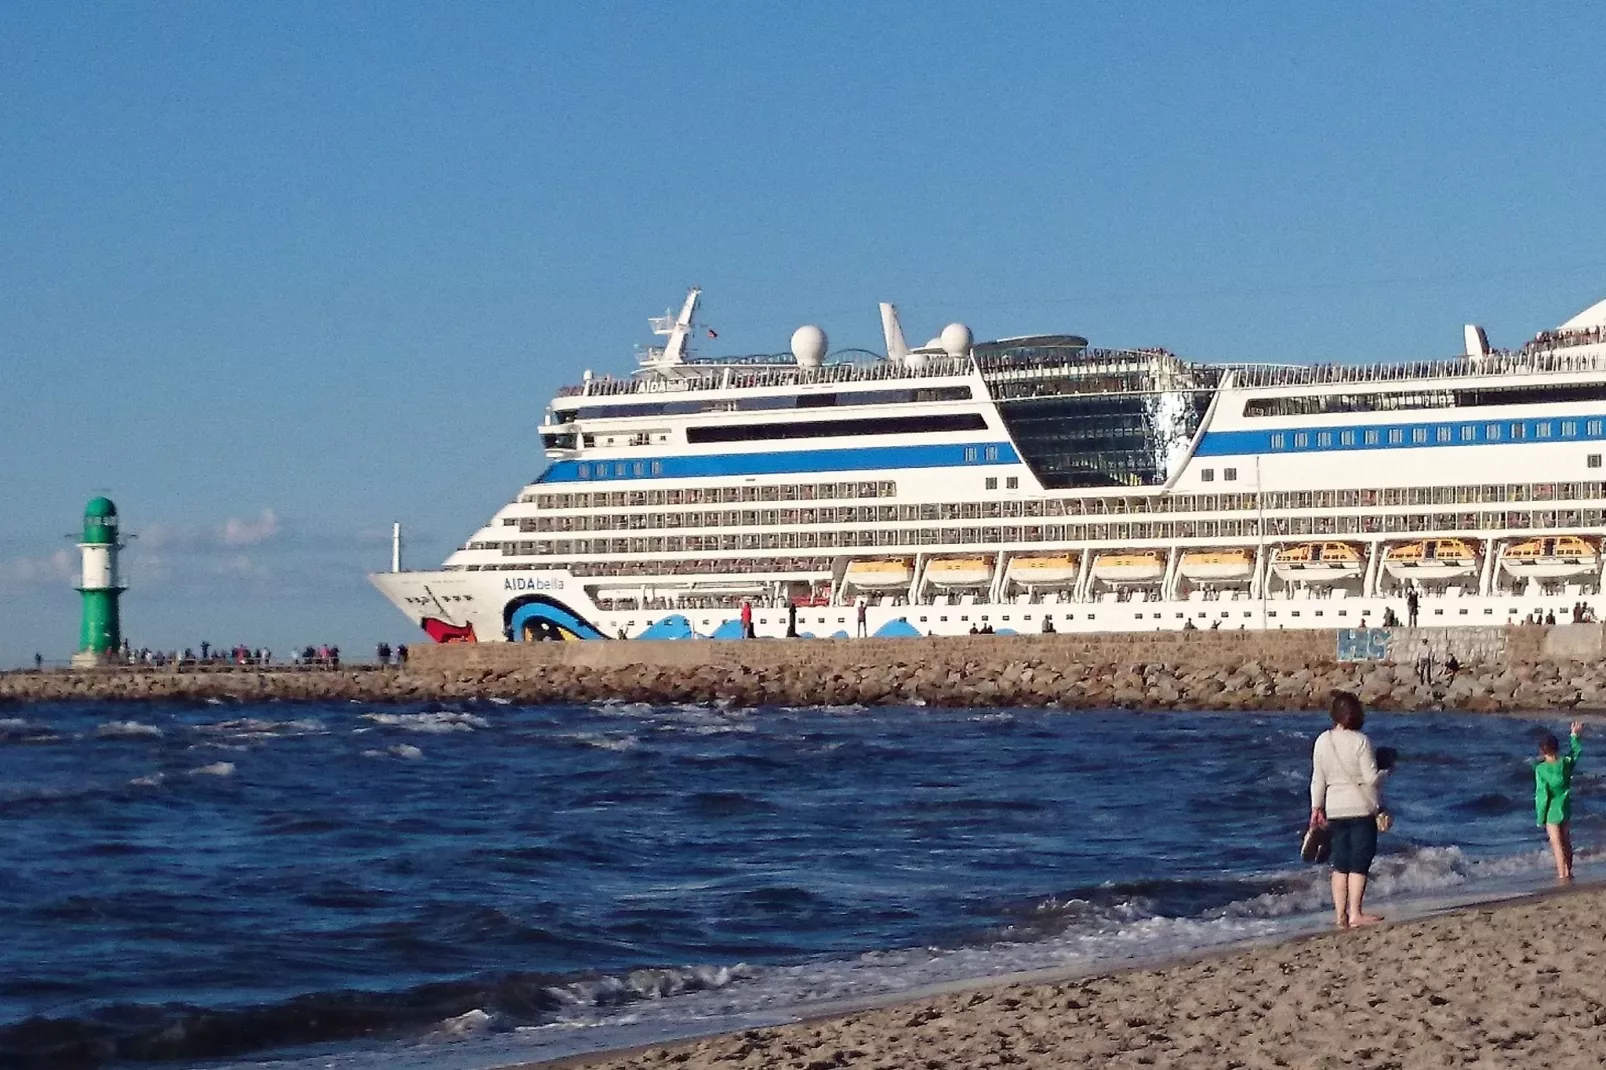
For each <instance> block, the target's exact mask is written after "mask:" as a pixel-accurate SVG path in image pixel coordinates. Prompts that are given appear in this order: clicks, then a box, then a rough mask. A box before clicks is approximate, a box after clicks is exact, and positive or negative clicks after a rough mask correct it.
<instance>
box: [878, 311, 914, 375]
mask: <svg viewBox="0 0 1606 1070" xmlns="http://www.w3.org/2000/svg"><path fill="white" fill-rule="evenodd" d="M881 333H882V335H883V336H884V337H885V338H886V340H887V359H888V360H890V361H893V362H894V363H899V364H901V363H902V362H903V361H904V360H906V359H907V358H908V356H909V343H907V342H905V341H904V340H903V324H901V323H899V322H898V308H897V306H896V305H889V304H887V303H886V302H885V301H883V302H881Z"/></svg>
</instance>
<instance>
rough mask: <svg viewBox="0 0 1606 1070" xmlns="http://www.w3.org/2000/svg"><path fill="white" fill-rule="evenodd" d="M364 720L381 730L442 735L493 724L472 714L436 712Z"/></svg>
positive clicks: (383, 715)
mask: <svg viewBox="0 0 1606 1070" xmlns="http://www.w3.org/2000/svg"><path fill="white" fill-rule="evenodd" d="M362 719H363V720H365V721H369V722H371V723H373V724H375V725H378V726H379V727H380V728H396V729H400V730H401V731H403V732H426V733H429V734H432V735H441V734H444V733H447V732H472V731H474V730H475V729H477V728H489V727H491V722H490V721H487V720H486V719H485V718H483V717H478V716H475V715H474V714H472V713H460V712H454V711H451V710H436V711H434V712H432V713H365V714H363V715H362Z"/></svg>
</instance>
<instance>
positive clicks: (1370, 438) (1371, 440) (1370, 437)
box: [1366, 431, 1377, 446]
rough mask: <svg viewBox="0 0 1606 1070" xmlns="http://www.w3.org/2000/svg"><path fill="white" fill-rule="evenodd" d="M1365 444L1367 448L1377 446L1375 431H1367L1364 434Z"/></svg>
mask: <svg viewBox="0 0 1606 1070" xmlns="http://www.w3.org/2000/svg"><path fill="white" fill-rule="evenodd" d="M1366 444H1367V445H1368V446H1375V445H1377V432H1376V431H1368V432H1366Z"/></svg>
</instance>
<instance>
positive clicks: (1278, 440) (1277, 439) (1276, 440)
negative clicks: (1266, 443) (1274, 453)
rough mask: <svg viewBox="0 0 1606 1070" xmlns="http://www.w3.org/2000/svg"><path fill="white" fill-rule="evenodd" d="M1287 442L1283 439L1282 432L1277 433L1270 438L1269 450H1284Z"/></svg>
mask: <svg viewBox="0 0 1606 1070" xmlns="http://www.w3.org/2000/svg"><path fill="white" fill-rule="evenodd" d="M1287 441H1288V440H1287V439H1285V438H1284V437H1283V435H1282V432H1280V431H1279V432H1278V433H1277V434H1275V435H1272V436H1271V448H1272V449H1274V450H1280V449H1286V448H1287V445H1286V443H1287Z"/></svg>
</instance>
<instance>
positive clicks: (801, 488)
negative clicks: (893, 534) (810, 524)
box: [519, 479, 898, 509]
mask: <svg viewBox="0 0 1606 1070" xmlns="http://www.w3.org/2000/svg"><path fill="white" fill-rule="evenodd" d="M897 496H898V484H897V483H895V482H893V481H892V480H890V479H882V480H874V481H870V480H855V481H853V482H848V483H769V484H765V485H762V486H760V485H758V484H753V483H749V484H746V485H743V486H735V487H681V488H676V489H672V490H614V491H596V492H586V491H579V492H576V493H569V494H553V493H549V492H545V491H542V492H534V491H532V492H527V493H525V494H521V495H519V501H520V502H525V503H529V502H534V503H535V505H536V507H537V508H539V509H603V508H610V507H611V508H619V507H621V506H632V505H702V504H703V503H704V502H790V501H813V500H815V499H827V500H829V499H833V498H896V497H897Z"/></svg>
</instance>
